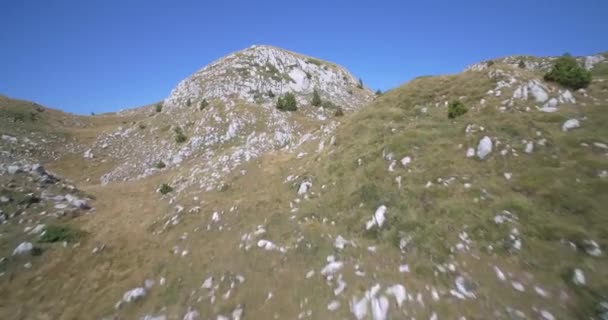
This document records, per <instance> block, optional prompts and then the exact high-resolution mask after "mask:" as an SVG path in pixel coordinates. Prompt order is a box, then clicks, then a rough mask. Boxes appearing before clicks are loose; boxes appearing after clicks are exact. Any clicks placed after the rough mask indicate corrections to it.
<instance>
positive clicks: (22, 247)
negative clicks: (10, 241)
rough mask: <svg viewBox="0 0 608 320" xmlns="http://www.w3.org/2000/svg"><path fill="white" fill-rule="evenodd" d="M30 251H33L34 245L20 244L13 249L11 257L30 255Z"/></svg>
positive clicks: (29, 243)
mask: <svg viewBox="0 0 608 320" xmlns="http://www.w3.org/2000/svg"><path fill="white" fill-rule="evenodd" d="M32 250H34V245H33V244H32V243H31V242H22V243H21V244H19V245H18V246H17V247H16V248H15V250H13V255H14V256H18V255H23V254H28V253H31V252H32Z"/></svg>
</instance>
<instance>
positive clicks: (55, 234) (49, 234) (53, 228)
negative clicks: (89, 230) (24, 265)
mask: <svg viewBox="0 0 608 320" xmlns="http://www.w3.org/2000/svg"><path fill="white" fill-rule="evenodd" d="M83 235H84V232H83V231H81V230H78V229H74V228H71V227H68V226H64V225H48V226H46V228H45V229H44V233H43V234H42V235H41V236H40V239H38V241H39V242H42V243H54V242H63V241H67V242H72V241H75V240H77V239H79V238H80V237H82V236H83Z"/></svg>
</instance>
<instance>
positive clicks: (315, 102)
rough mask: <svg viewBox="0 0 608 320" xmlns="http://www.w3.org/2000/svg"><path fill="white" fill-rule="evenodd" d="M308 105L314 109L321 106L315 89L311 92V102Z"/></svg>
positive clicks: (319, 97)
mask: <svg viewBox="0 0 608 320" xmlns="http://www.w3.org/2000/svg"><path fill="white" fill-rule="evenodd" d="M310 104H312V105H313V106H315V107H318V106H320V105H321V96H320V95H319V92H318V91H317V89H315V90H314V91H313V92H312V101H311V102H310Z"/></svg>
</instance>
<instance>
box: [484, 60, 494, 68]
mask: <svg viewBox="0 0 608 320" xmlns="http://www.w3.org/2000/svg"><path fill="white" fill-rule="evenodd" d="M493 65H494V60H488V61H486V66H488V67H491V66H493Z"/></svg>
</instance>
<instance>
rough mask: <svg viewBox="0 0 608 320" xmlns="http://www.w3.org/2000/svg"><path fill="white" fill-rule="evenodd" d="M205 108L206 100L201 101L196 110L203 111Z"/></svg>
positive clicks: (207, 104) (207, 103)
mask: <svg viewBox="0 0 608 320" xmlns="http://www.w3.org/2000/svg"><path fill="white" fill-rule="evenodd" d="M207 106H209V102H207V99H203V101H201V103H199V105H198V109H199V110H203V109H205V108H207Z"/></svg>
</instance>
